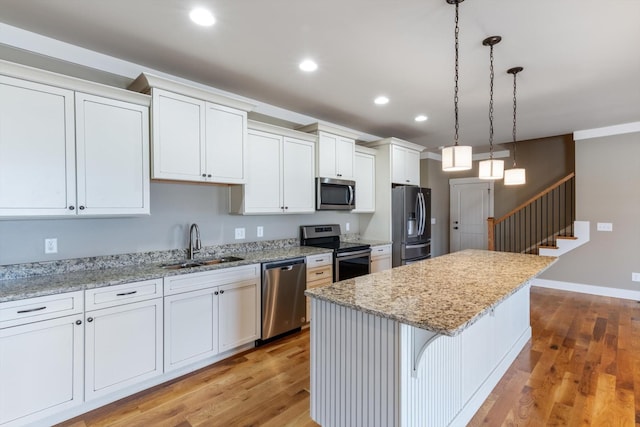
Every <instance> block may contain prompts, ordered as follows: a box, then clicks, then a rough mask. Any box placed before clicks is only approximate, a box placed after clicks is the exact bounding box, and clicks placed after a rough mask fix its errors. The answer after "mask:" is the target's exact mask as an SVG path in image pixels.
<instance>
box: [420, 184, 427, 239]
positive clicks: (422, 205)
mask: <svg viewBox="0 0 640 427" xmlns="http://www.w3.org/2000/svg"><path fill="white" fill-rule="evenodd" d="M418 199H419V200H420V222H419V225H418V235H420V236H422V234H423V233H424V226H425V216H426V214H427V213H426V204H425V202H424V194H422V193H418Z"/></svg>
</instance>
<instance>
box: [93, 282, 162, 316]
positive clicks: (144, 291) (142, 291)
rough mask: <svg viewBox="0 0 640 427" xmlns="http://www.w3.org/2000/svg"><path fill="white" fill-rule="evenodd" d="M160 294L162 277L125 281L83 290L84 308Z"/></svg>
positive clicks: (112, 304)
mask: <svg viewBox="0 0 640 427" xmlns="http://www.w3.org/2000/svg"><path fill="white" fill-rule="evenodd" d="M161 296H162V279H153V280H145V281H142V282H134V283H125V284H124V285H116V286H106V287H103V288H97V289H89V290H87V291H85V298H86V309H87V311H89V310H96V309H99V308H106V307H113V306H116V305H120V304H129V303H132V302H138V301H146V300H148V299H152V298H159V297H161Z"/></svg>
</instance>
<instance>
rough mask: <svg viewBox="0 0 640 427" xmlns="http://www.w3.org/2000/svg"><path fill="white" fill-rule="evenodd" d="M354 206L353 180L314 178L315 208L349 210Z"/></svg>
mask: <svg viewBox="0 0 640 427" xmlns="http://www.w3.org/2000/svg"><path fill="white" fill-rule="evenodd" d="M355 207H356V182H355V181H349V180H346V179H334V178H316V210H319V211H321V210H351V209H354V208H355Z"/></svg>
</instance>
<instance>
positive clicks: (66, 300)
mask: <svg viewBox="0 0 640 427" xmlns="http://www.w3.org/2000/svg"><path fill="white" fill-rule="evenodd" d="M83 310H84V298H83V292H82V291H77V292H68V293H64V294H57V295H48V296H45V297H36V298H28V299H23V300H18V301H10V302H4V303H2V304H0V329H2V328H7V327H10V326H16V325H20V324H25V323H30V322H39V321H42V320H47V319H54V318H56V317H62V316H68V315H70V314H77V313H82V311H83Z"/></svg>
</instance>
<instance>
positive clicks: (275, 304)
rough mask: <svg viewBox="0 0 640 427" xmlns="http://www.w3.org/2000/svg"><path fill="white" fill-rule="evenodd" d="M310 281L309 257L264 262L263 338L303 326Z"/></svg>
mask: <svg viewBox="0 0 640 427" xmlns="http://www.w3.org/2000/svg"><path fill="white" fill-rule="evenodd" d="M306 285H307V265H306V263H305V258H294V259H288V260H285V261H278V262H270V263H265V264H262V340H267V339H269V338H272V337H275V336H276V335H280V334H283V333H285V332H289V331H291V330H294V329H296V328H300V327H301V326H302V324H303V323H304V322H305V315H306V300H305V296H304V290H305V288H306Z"/></svg>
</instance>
